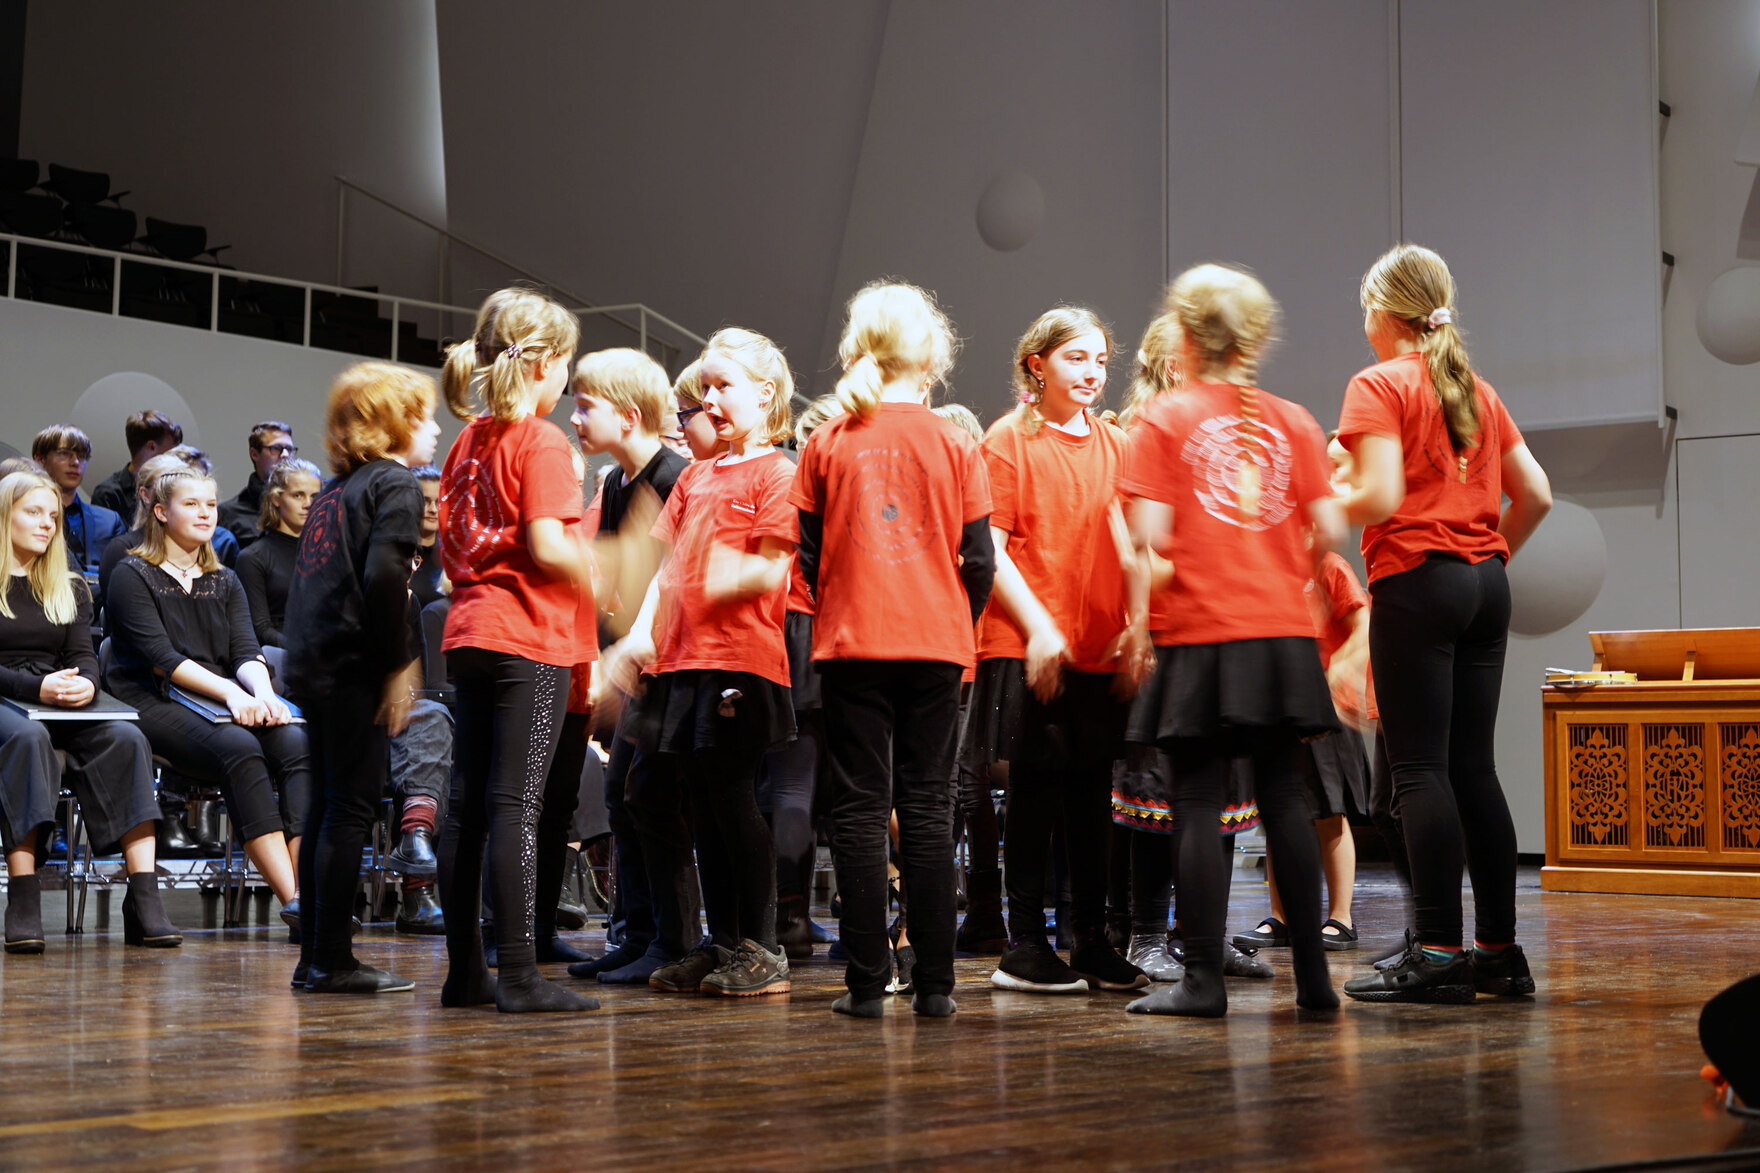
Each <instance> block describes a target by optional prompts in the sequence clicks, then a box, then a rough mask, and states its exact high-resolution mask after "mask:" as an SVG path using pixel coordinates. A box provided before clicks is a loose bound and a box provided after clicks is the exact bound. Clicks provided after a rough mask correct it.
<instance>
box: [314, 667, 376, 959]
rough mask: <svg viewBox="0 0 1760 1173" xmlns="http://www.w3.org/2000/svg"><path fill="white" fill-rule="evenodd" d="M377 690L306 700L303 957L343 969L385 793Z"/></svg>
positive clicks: (350, 690) (348, 690)
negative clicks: (308, 774) (309, 782)
mask: <svg viewBox="0 0 1760 1173" xmlns="http://www.w3.org/2000/svg"><path fill="white" fill-rule="evenodd" d="M378 704H379V696H378V694H377V690H361V689H358V688H347V687H344V688H339V689H337V690H336V691H335V692H333V693H331V694H329V695H327V696H325V697H324V698H322V699H321V700H316V701H309V702H308V703H307V704H305V705H304V709H305V715H306V737H307V742H308V744H309V745H310V747H311V755H312V765H313V767H314V774H315V775H316V777H315V779H314V781H315V785H314V786H313V787H312V792H311V807H310V810H309V811H308V813H307V815H306V825H305V828H304V837H303V838H302V839H301V840H300V843H299V875H300V880H301V886H302V888H303V889H304V891H305V893H306V900H305V911H306V914H307V917H308V919H306V920H305V921H304V922H303V923H302V925H301V932H300V960H301V961H310V962H313V963H315V964H316V965H318V966H319V967H320V968H321V969H325V970H329V971H331V972H333V973H334V972H341V971H345V970H352V969H354V968H356V965H357V962H356V961H355V957H354V949H353V947H352V946H351V944H350V941H351V938H352V937H353V935H354V933H353V921H354V898H355V893H356V892H357V891H359V889H360V879H361V849H362V847H364V846H365V844H366V841H367V836H368V835H369V834H371V832H372V826H373V819H374V818H375V817H376V816H377V815H378V813H379V801H380V799H381V798H383V797H384V794H385V780H386V775H387V773H388V772H389V769H390V762H391V759H390V743H389V740H388V738H387V737H386V734H385V727H384V726H383V725H377V724H375V723H374V722H373V716H374V711H375V710H376V709H377V708H378Z"/></svg>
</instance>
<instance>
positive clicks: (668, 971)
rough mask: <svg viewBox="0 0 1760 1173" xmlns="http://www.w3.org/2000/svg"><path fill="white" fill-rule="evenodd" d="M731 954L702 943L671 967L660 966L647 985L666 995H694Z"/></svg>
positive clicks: (716, 946) (715, 946) (720, 948)
mask: <svg viewBox="0 0 1760 1173" xmlns="http://www.w3.org/2000/svg"><path fill="white" fill-rule="evenodd" d="M732 957H733V954H732V953H730V952H728V951H727V950H726V949H723V948H722V947H721V946H719V945H711V944H709V943H707V942H704V943H703V944H701V945H698V946H697V947H696V948H695V949H692V950H691V951H690V952H689V953H686V954H685V955H684V956H683V957H680V958H679V959H678V960H677V961H675V962H673V963H672V964H671V965H662V966H661V967H660V968H659V969H657V970H655V971H654V972H653V974H652V975H651V976H650V977H649V978H648V985H649V986H650V987H652V988H653V989H656V990H664V991H665V992H666V993H668V994H694V993H696V992H697V990H698V989H699V988H700V987H701V986H702V984H703V979H704V978H706V977H708V976H709V975H710V974H711V973H714V972H715V971H716V970H717V969H719V968H720V967H721V966H722V965H723V964H724V963H725V962H727V961H728V960H729V959H731V958H732Z"/></svg>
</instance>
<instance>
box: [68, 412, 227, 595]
mask: <svg viewBox="0 0 1760 1173" xmlns="http://www.w3.org/2000/svg"><path fill="white" fill-rule="evenodd" d="M180 468H184V469H191V470H193V471H195V472H197V473H200V474H201V475H202V476H208V475H209V473H210V472H211V471H212V469H211V468H210V466H209V464H208V457H207V454H206V453H204V452H203V451H202V450H201V449H200V448H194V447H191V446H190V445H188V444H179V445H178V446H177V447H175V448H173V449H172V450H171V451H169V452H162V453H160V454H159V455H158V456H155V457H153V459H151V460H149V461H147V462H146V463H145V464H143V465H141V467H140V468H139V470H137V472H136V474H135V495H136V497H137V501H136V503H135V508H134V513H133V514H132V515H131V516H132V517H133V518H134V523H133V524H132V525H131V526H130V527H129V530H128V532H127V533H125V534H123V535H122V536H121V537H118V538H112V539H111V541H110V544H109V545H108V546H106V547H104V555H103V557H101V558H99V559H98V606H100V607H102V606H104V605H106V602H107V599H108V596H109V593H110V576H111V574H112V572H114V571H115V569H116V566H117V564H118V563H120V562H121V561H122V560H123V559H124V558H125V557H127V556H128V552H129V551H130V550H132V549H134V548H135V547H136V546H138V545H140V544H141V537H142V535H143V534H145V533H146V524H147V522H146V518H147V514H148V512H150V511H151V509H152V492H153V483H154V481H155V480H157V478H159V477H161V476H163V475H165V473H167V472H170V471H172V470H173V469H180ZM209 545H211V546H213V547H214V556H215V557H217V558H219V559H220V564H221V565H222V566H226V567H231V565H232V564H233V563H234V562H236V561H237V560H238V541H237V539H235V538H234V537H233V536H232V533H231V531H230V530H227V529H224V528H222V527H220V526H218V525H216V526H215V527H214V536H213V538H212V540H211V541H210V542H209Z"/></svg>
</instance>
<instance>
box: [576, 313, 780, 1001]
mask: <svg viewBox="0 0 1760 1173" xmlns="http://www.w3.org/2000/svg"><path fill="white" fill-rule="evenodd" d="M699 371H700V377H701V380H702V387H703V399H702V409H703V410H702V414H703V418H704V419H705V420H707V421H708V422H709V424H711V425H712V426H713V427H714V429H715V436H716V438H717V440H718V441H720V442H721V443H724V444H726V445H727V452H726V453H725V454H724V455H722V456H719V457H716V458H714V459H711V460H703V461H699V462H697V463H696V464H693V465H691V466H690V467H689V468H686V469H685V470H684V471H683V472H682V473H680V474H679V477H678V482H677V484H675V485H674V486H673V489H672V495H671V496H670V497H668V498H667V500H666V507H665V508H664V509H663V510H661V512H660V519H659V521H658V522H656V523H655V525H654V531H653V532H654V536H655V537H656V538H658V539H659V540H660V541H662V542H664V543H666V544H667V545H668V546H670V547H671V548H672V549H671V552H670V554H669V555H668V556H667V558H666V561H665V563H664V564H663V565H662V566H661V568H660V573H659V574H658V575H657V576H656V577H655V579H654V582H653V583H652V584H651V585H650V587H649V590H648V595H647V598H646V600H644V602H643V604H642V610H641V613H640V615H638V616H637V618H636V622H635V624H634V626H632V627H631V628H630V633H629V635H628V636H627V637H625V639H624V640H623V641H622V642H621V643H620V644H618V647H617V650H616V651H615V652H614V653H613V654H612V656H611V657H610V662H609V663H607V664H606V665H605V671H606V673H607V675H608V676H609V678H610V679H611V681H612V682H613V683H615V684H616V685H617V686H618V687H619V688H621V689H623V690H624V691H625V692H630V693H633V692H635V691H636V690H637V689H638V688H641V690H642V696H641V699H640V702H639V705H640V711H639V713H638V715H637V717H636V722H637V726H638V728H639V730H640V733H639V735H640V736H641V738H642V741H643V743H644V745H649V746H652V747H653V749H654V750H655V751H656V752H658V753H661V754H665V755H669V756H671V757H673V758H674V759H675V760H676V763H677V768H678V770H679V775H680V778H681V779H682V781H683V782H684V786H685V789H686V791H687V792H688V793H689V794H690V796H691V802H692V804H693V807H694V809H695V814H696V835H697V855H698V858H699V861H700V867H701V868H702V870H703V871H704V873H705V874H704V877H703V883H704V887H705V889H707V888H709V887H710V886H712V885H714V884H717V883H720V882H722V881H721V880H720V879H719V878H718V877H717V876H715V875H713V874H711V873H712V871H713V870H716V869H712V867H711V861H712V860H714V859H715V858H716V857H717V856H720V857H723V858H724V859H725V863H726V873H727V874H726V880H725V882H726V883H727V884H728V885H730V886H731V887H732V889H733V892H732V895H731V897H730V898H729V899H728V900H727V901H726V902H725V911H722V902H719V901H712V902H710V910H709V912H710V915H709V936H710V944H709V945H708V946H707V947H704V948H699V949H697V950H695V951H693V952H691V953H689V954H687V955H686V956H685V957H684V959H683V960H681V961H679V962H677V963H675V964H673V965H670V966H665V967H662V968H661V969H659V970H656V971H655V972H654V974H653V975H652V976H651V977H650V978H649V984H650V985H652V986H656V987H657V988H660V989H665V990H669V991H677V992H684V991H687V990H689V991H700V992H702V993H705V994H719V995H727V996H748V995H758V994H782V993H786V992H787V991H788V987H789V974H788V958H787V956H786V955H785V954H784V953H783V951H782V950H781V949H780V948H779V947H778V946H777V942H776V843H775V838H774V836H773V835H772V833H771V831H770V827H769V825H768V824H766V823H765V821H764V816H763V814H762V812H760V811H759V809H758V801H757V795H756V791H755V787H756V781H757V774H758V765H759V762H760V761H761V760H762V759H763V757H764V755H765V754H766V753H767V752H769V751H770V750H773V749H775V748H777V747H778V746H780V745H782V744H784V743H785V742H787V741H788V740H789V739H790V738H792V737H793V736H794V733H795V724H794V709H793V706H792V705H791V704H790V701H789V692H788V689H789V671H788V651H787V647H786V645H785V643H784V640H783V615H784V613H785V611H786V608H787V601H788V571H789V566H790V564H791V562H792V561H793V554H794V549H795V536H796V529H795V519H794V514H793V512H792V511H791V510H790V508H789V503H788V489H789V483H790V482H791V481H792V480H793V479H794V464H793V463H792V462H791V461H790V460H789V459H788V458H787V457H786V456H784V455H783V454H782V452H781V451H780V450H779V449H777V448H776V447H775V445H776V443H777V442H778V441H779V440H782V439H784V438H786V437H787V435H788V430H789V398H790V396H791V395H792V394H793V392H794V380H793V377H792V376H791V375H790V373H789V370H788V363H787V362H786V361H785V360H784V359H783V357H782V352H781V351H780V350H778V349H777V347H776V344H775V343H773V342H771V341H770V340H769V339H768V338H765V337H764V336H763V335H762V334H755V333H753V332H752V331H750V330H741V329H738V328H731V327H730V328H727V329H723V330H718V331H716V333H715V334H714V336H713V337H711V338H710V339H709V344H708V346H706V347H705V348H704V350H703V357H702V365H701V367H700V368H699ZM639 673H646V674H647V676H646V680H645V683H643V684H638V681H637V679H636V678H637V675H638V674H639Z"/></svg>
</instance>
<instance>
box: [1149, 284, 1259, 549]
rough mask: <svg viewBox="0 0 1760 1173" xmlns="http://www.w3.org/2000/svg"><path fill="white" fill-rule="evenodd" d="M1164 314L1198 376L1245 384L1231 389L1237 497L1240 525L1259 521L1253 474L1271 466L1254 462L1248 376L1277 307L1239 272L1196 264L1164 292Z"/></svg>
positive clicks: (1255, 431) (1253, 397) (1252, 391)
mask: <svg viewBox="0 0 1760 1173" xmlns="http://www.w3.org/2000/svg"><path fill="white" fill-rule="evenodd" d="M1167 310H1168V312H1169V313H1171V314H1172V315H1173V316H1174V318H1175V320H1176V321H1177V322H1178V324H1179V330H1180V334H1181V336H1182V346H1183V347H1184V349H1185V350H1187V351H1188V352H1190V353H1192V354H1195V355H1196V356H1197V358H1198V364H1199V366H1200V368H1201V369H1200V370H1199V371H1198V372H1196V374H1198V375H1199V376H1200V377H1201V376H1203V375H1208V374H1210V373H1211V372H1212V371H1215V370H1217V369H1219V368H1221V369H1227V368H1229V367H1233V368H1235V369H1237V370H1238V371H1240V372H1241V374H1242V375H1243V376H1244V379H1243V380H1242V381H1241V382H1238V383H1236V384H1235V391H1236V393H1237V394H1238V395H1239V396H1240V413H1241V426H1240V429H1239V431H1238V432H1237V433H1236V434H1237V435H1238V436H1239V438H1240V450H1239V452H1238V454H1237V455H1238V457H1239V464H1238V465H1237V467H1238V468H1239V469H1240V470H1241V471H1242V475H1243V477H1244V476H1246V475H1248V473H1249V471H1250V473H1251V475H1252V476H1253V477H1254V480H1253V482H1252V484H1251V486H1250V488H1251V491H1249V486H1248V485H1247V483H1246V482H1245V481H1243V483H1242V487H1241V491H1240V492H1239V493H1238V494H1237V496H1236V507H1237V508H1238V509H1239V511H1240V514H1241V520H1242V523H1243V524H1248V523H1250V522H1251V520H1252V519H1253V518H1255V517H1257V516H1258V511H1259V507H1258V495H1257V491H1256V490H1257V485H1258V481H1257V475H1258V470H1259V469H1260V468H1261V467H1270V466H1271V461H1270V460H1269V459H1268V458H1267V459H1264V460H1261V459H1259V458H1258V457H1256V456H1255V455H1254V453H1253V449H1254V448H1255V447H1259V448H1264V447H1265V439H1264V437H1263V436H1262V435H1261V434H1260V430H1261V429H1260V425H1259V389H1258V388H1257V387H1255V386H1253V385H1252V382H1251V380H1252V378H1253V372H1254V369H1255V367H1257V365H1258V362H1259V359H1260V358H1261V357H1262V356H1263V355H1264V353H1265V349H1266V348H1267V347H1268V346H1270V345H1271V343H1272V342H1273V341H1274V340H1275V339H1276V336H1277V319H1278V313H1279V310H1278V305H1277V299H1276V298H1274V297H1272V296H1271V291H1270V290H1268V289H1266V288H1265V286H1264V284H1263V283H1262V282H1260V280H1259V279H1258V278H1257V277H1255V276H1253V275H1252V274H1251V273H1249V272H1247V271H1246V270H1244V269H1235V268H1231V267H1229V266H1227V265H1214V264H1212V265H1197V266H1194V267H1193V268H1190V269H1187V270H1186V271H1185V272H1184V273H1181V274H1180V275H1179V277H1178V278H1176V279H1175V280H1174V283H1173V285H1172V287H1171V288H1169V289H1168V291H1167ZM1249 466H1251V467H1250V470H1249Z"/></svg>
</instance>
